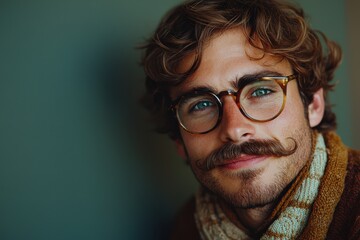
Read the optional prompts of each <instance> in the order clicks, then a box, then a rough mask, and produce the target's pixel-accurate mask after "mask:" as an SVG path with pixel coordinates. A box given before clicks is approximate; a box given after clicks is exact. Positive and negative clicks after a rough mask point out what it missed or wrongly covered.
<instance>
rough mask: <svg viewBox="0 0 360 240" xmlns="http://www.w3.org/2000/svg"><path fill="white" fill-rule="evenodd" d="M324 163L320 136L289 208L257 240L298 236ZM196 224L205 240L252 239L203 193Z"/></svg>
mask: <svg viewBox="0 0 360 240" xmlns="http://www.w3.org/2000/svg"><path fill="white" fill-rule="evenodd" d="M326 163H327V154H326V147H325V143H324V139H323V137H322V135H321V134H318V137H317V142H316V147H315V151H314V158H313V161H312V163H311V165H310V170H309V174H308V176H307V177H306V178H305V179H304V180H303V181H302V183H301V185H300V187H299V188H298V189H297V190H296V193H295V194H294V196H293V198H292V200H291V201H290V202H289V204H288V206H287V207H286V208H285V209H284V210H283V211H282V212H281V213H280V215H279V217H278V218H277V219H276V220H275V221H274V222H273V223H272V224H271V225H270V226H269V228H268V229H267V231H266V232H265V234H264V235H263V236H262V237H261V238H260V239H264V240H266V239H274V240H276V239H282V240H286V239H295V238H296V237H298V236H299V235H300V234H301V232H302V230H303V229H304V227H305V225H306V222H307V220H308V217H309V214H310V207H311V205H312V204H313V202H314V200H315V198H316V196H317V194H318V189H319V185H320V180H321V178H322V176H323V175H324V171H325V167H326ZM304 206H305V207H304ZM195 220H196V224H197V227H198V230H199V232H200V235H201V237H202V239H204V240H205V239H209V240H210V239H211V240H213V239H214V240H228V239H229V240H230V239H239V240H243V239H244V240H245V239H251V238H250V237H249V236H248V235H247V234H246V233H245V232H244V231H242V230H241V229H239V228H237V227H236V226H235V225H234V224H233V223H232V222H231V221H230V220H229V219H228V218H227V217H226V215H225V214H224V212H223V211H222V209H221V207H220V205H219V202H218V200H217V198H216V196H213V195H210V194H209V193H207V192H205V191H204V190H202V189H200V190H199V192H198V193H197V194H196V213H195Z"/></svg>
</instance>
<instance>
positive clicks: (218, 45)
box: [169, 28, 292, 99]
mask: <svg viewBox="0 0 360 240" xmlns="http://www.w3.org/2000/svg"><path fill="white" fill-rule="evenodd" d="M194 59H195V54H191V55H189V56H187V57H186V58H184V59H183V61H181V63H180V64H179V66H178V71H179V72H186V70H188V69H189V68H190V67H191V66H192V64H193V62H194ZM263 71H269V72H278V73H280V74H282V75H290V74H292V71H291V66H290V64H289V62H288V61H287V60H285V59H281V58H279V57H273V56H269V55H266V54H264V53H263V51H262V50H259V49H257V48H255V47H253V46H251V45H250V43H249V42H248V40H247V36H246V32H245V31H244V30H243V29H242V28H234V29H229V30H227V31H225V32H223V33H221V34H216V35H214V36H213V37H212V38H211V39H210V41H209V42H208V43H207V45H206V46H205V47H204V49H203V52H202V56H201V63H200V65H199V67H198V68H197V70H196V71H195V72H194V74H192V75H191V76H190V77H188V78H187V79H185V80H184V81H183V82H182V83H181V84H179V85H177V86H175V87H172V88H171V89H170V92H169V93H170V96H171V98H173V99H174V98H176V97H178V96H180V95H182V94H183V93H184V92H188V91H190V90H191V89H192V88H199V87H209V88H212V89H217V90H218V91H223V90H226V89H230V88H233V87H232V86H233V83H234V82H235V81H236V80H237V79H239V78H241V77H242V76H244V75H247V74H256V73H259V72H263Z"/></svg>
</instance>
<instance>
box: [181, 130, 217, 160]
mask: <svg viewBox="0 0 360 240" xmlns="http://www.w3.org/2000/svg"><path fill="white" fill-rule="evenodd" d="M181 136H182V140H183V143H184V146H185V150H186V152H187V155H188V157H189V158H190V159H200V158H204V157H205V156H208V155H209V153H210V152H211V151H213V150H214V149H216V147H217V145H216V142H215V141H214V139H217V138H216V137H215V136H212V134H211V133H207V134H204V135H197V134H190V133H187V132H185V131H181Z"/></svg>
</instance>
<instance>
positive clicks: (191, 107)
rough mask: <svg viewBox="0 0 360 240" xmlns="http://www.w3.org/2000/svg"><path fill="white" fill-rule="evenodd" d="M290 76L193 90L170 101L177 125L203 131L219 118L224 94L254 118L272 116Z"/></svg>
mask: <svg viewBox="0 0 360 240" xmlns="http://www.w3.org/2000/svg"><path fill="white" fill-rule="evenodd" d="M295 78H296V77H295V75H290V76H268V77H267V76H266V77H259V78H251V79H247V80H246V81H245V82H244V83H243V82H242V83H241V86H242V87H240V88H239V90H238V91H237V92H235V91H232V90H227V91H222V92H220V93H218V94H215V93H213V92H211V91H209V90H204V91H202V90H199V91H193V92H191V93H188V94H185V95H183V96H181V97H179V98H178V99H176V100H175V101H174V102H173V103H172V104H171V109H172V110H173V111H174V112H175V114H176V117H177V120H178V122H179V124H180V126H181V127H182V128H183V129H184V130H186V131H187V132H190V133H196V134H204V133H208V132H210V131H212V130H213V129H215V128H216V127H217V126H218V125H219V123H220V122H221V118H222V113H223V102H222V101H221V99H222V98H223V97H224V96H232V97H233V99H234V100H235V101H236V104H237V105H238V107H239V109H240V112H241V113H242V114H243V115H244V116H245V117H246V118H248V119H250V120H252V121H255V122H267V121H271V120H273V119H275V118H276V117H277V116H279V115H280V113H281V112H282V110H283V109H284V106H285V102H286V86H287V84H288V82H289V81H291V80H293V79H295Z"/></svg>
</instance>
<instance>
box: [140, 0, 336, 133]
mask: <svg viewBox="0 0 360 240" xmlns="http://www.w3.org/2000/svg"><path fill="white" fill-rule="evenodd" d="M235 27H242V28H243V29H246V30H247V31H246V32H247V36H246V37H247V39H248V42H249V43H250V44H251V45H252V46H253V47H255V48H258V49H261V50H262V51H263V53H264V55H265V54H270V55H272V56H277V57H281V58H285V59H287V60H288V61H289V62H290V64H291V66H292V68H293V71H294V74H296V75H297V82H298V85H299V90H300V95H301V98H302V101H303V103H304V106H305V107H307V106H308V105H309V104H310V103H311V102H312V99H313V94H314V93H315V92H316V91H317V90H319V89H320V88H323V89H324V95H325V100H327V93H328V91H329V90H331V89H332V88H333V87H334V85H333V84H331V83H330V82H331V80H332V79H333V77H334V71H335V69H336V68H337V66H338V65H339V63H340V61H341V49H340V47H339V45H338V44H336V43H335V42H333V41H330V40H329V39H327V37H326V36H325V35H324V34H323V33H322V32H320V31H316V30H313V29H311V28H310V26H309V24H308V23H307V21H306V19H305V16H304V12H303V10H302V9H301V8H300V7H298V6H295V5H293V4H291V3H287V2H283V1H278V0H191V1H186V2H184V3H183V4H181V5H179V6H177V7H175V8H173V9H172V10H171V11H169V12H168V14H167V15H166V16H165V17H164V18H163V19H162V20H161V22H160V24H159V26H158V27H157V29H156V31H155V33H154V34H153V36H152V37H151V38H150V39H149V40H148V41H147V42H146V43H145V44H144V46H143V49H145V51H144V55H143V57H142V65H143V66H144V69H145V74H146V94H145V96H144V98H143V103H144V105H145V106H146V107H147V108H148V109H149V110H150V112H151V114H152V116H153V117H154V120H155V122H156V125H157V130H158V131H159V132H162V133H168V134H169V136H170V137H171V138H173V139H176V138H179V137H180V135H179V127H178V123H177V120H176V118H175V117H174V115H173V113H172V112H170V111H169V104H170V98H169V96H168V89H169V87H172V86H176V85H178V84H180V83H181V82H182V81H184V80H185V79H186V78H187V77H189V76H190V75H191V74H193V73H194V72H195V71H196V69H197V68H198V66H199V64H200V61H201V56H202V52H203V49H204V46H205V44H206V43H207V42H209V41H210V40H211V38H212V37H213V36H214V35H215V34H218V33H221V32H224V31H226V30H228V29H230V28H235ZM259 43H260V44H259ZM189 54H195V56H196V57H195V61H194V63H193V65H192V66H191V67H190V69H188V70H187V71H186V72H181V73H179V71H177V68H178V66H179V63H180V62H181V61H182V60H183V59H184V57H186V56H187V55H189ZM305 112H306V111H305ZM335 128H336V118H335V114H334V113H333V112H332V109H331V105H329V104H328V103H327V102H326V108H325V114H324V117H323V119H322V121H321V123H320V124H319V125H318V126H316V129H317V130H318V131H319V132H327V131H330V130H333V129H335Z"/></svg>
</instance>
